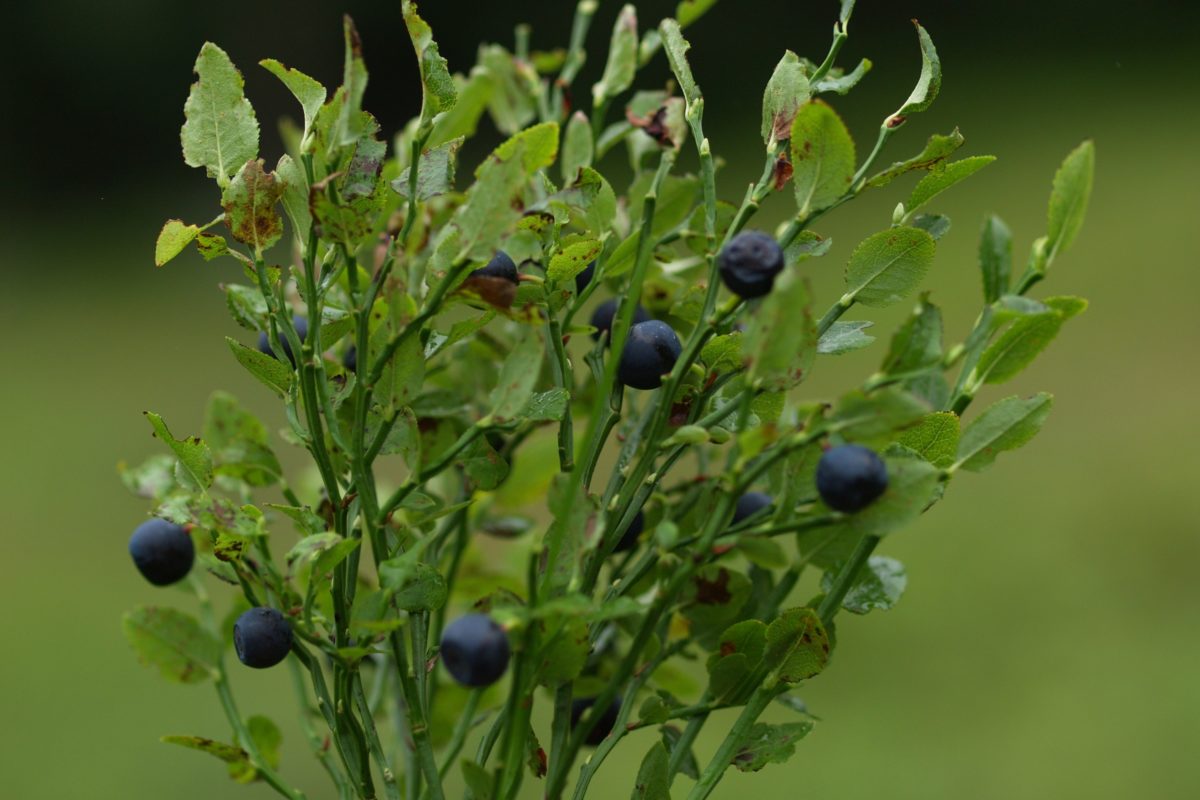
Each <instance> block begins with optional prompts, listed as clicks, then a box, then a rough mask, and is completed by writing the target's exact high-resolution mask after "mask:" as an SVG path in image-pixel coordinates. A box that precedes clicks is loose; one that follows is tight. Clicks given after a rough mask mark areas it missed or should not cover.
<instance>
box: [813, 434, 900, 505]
mask: <svg viewBox="0 0 1200 800" xmlns="http://www.w3.org/2000/svg"><path fill="white" fill-rule="evenodd" d="M887 486H888V473H887V465H885V464H884V463H883V459H881V458H880V457H879V456H878V455H876V454H875V451H873V450H871V449H869V448H866V447H863V446H862V445H857V444H844V445H841V446H839V447H833V448H830V449H829V450H826V451H825V453H824V454H823V455H822V456H821V460H820V461H818V462H817V493H818V494H819V495H821V499H822V500H824V501H825V505H827V506H829V507H830V508H832V509H834V510H835V511H845V512H847V513H850V512H854V511H860V510H862V509H864V508H866V507H867V506H869V505H871V503H873V502H874V501H875V500H876V499H878V497H879V496H880V495H881V494H883V493H884V491H886V490H887Z"/></svg>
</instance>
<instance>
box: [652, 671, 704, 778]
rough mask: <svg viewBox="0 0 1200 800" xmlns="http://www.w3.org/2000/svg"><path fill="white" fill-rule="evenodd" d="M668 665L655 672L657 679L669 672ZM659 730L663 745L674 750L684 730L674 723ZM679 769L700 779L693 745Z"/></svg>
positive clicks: (684, 756)
mask: <svg viewBox="0 0 1200 800" xmlns="http://www.w3.org/2000/svg"><path fill="white" fill-rule="evenodd" d="M666 667H667V668H666V669H664V668H663V667H659V670H658V672H656V673H655V678H656V679H657V678H658V676H659V674H661V673H664V672H667V669H669V668H670V667H669V665H666ZM676 674H678V673H676ZM659 732H660V733H661V734H662V743H663V746H664V747H666V748H667V749H668V750H672V751H673V750H674V749H675V747H676V746H678V745H679V741H680V739H681V738H682V737H683V733H682V731H680V729H679V728H676V727H675V726H673V725H664V726H662V727H661V728H659ZM679 771H680V772H682V773H683V774H684V775H687V776H688V777H689V778H691V779H692V780H694V781H697V780H700V764H699V763H698V762H697V761H696V754H695V753H694V752H693V751H692V748H691V747H688V748H687V750H686V752H685V753H684V754H683V760H682V762H681V763H680V765H679Z"/></svg>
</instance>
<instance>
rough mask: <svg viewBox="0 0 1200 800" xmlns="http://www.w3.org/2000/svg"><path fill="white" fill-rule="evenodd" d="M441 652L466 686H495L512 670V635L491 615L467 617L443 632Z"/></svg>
mask: <svg viewBox="0 0 1200 800" xmlns="http://www.w3.org/2000/svg"><path fill="white" fill-rule="evenodd" d="M441 653H442V663H443V664H445V665H446V670H447V671H448V672H449V673H450V676H451V677H452V678H454V680H456V681H458V682H459V683H461V684H462V685H463V686H491V685H492V684H493V683H495V682H496V681H498V680H500V676H501V675H503V674H504V670H506V669H508V656H509V647H508V634H506V633H505V632H504V629H503V628H501V627H500V626H499V625H497V624H496V623H495V622H494V621H493V620H492V618H491V617H489V616H488V615H487V614H465V615H463V616H461V617H459V618H458V619H456V620H454V622H451V623H450V624H449V625H447V626H446V630H445V631H443V632H442V648H441Z"/></svg>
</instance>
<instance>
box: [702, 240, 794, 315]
mask: <svg viewBox="0 0 1200 800" xmlns="http://www.w3.org/2000/svg"><path fill="white" fill-rule="evenodd" d="M717 266H718V268H719V269H720V271H721V280H722V281H724V282H725V285H726V286H728V287H729V290H730V291H731V292H733V293H734V294H736V295H738V296H739V297H745V298H753V297H762V296H763V295H765V294H767V293H768V292H770V291H771V287H772V286H773V285H774V283H775V276H776V275H778V274H779V273H780V272H782V271H783V249H782V248H781V247H780V246H779V242H777V241H775V238H774V237H772V236H768V235H767V234H765V233H762V232H761V231H743V232H742V233H739V234H738V235H737V236H735V237H733V239H732V240H730V242H729V244H727V245H725V246H724V247H723V248H721V252H720V254H719V255H718V256H717Z"/></svg>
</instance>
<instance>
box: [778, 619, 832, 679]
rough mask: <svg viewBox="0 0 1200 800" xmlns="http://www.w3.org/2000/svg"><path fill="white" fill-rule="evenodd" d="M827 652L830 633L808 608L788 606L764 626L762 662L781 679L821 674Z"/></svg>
mask: <svg viewBox="0 0 1200 800" xmlns="http://www.w3.org/2000/svg"><path fill="white" fill-rule="evenodd" d="M829 655H830V645H829V634H828V633H827V632H826V630H825V627H824V626H823V625H822V624H821V620H820V619H819V618H818V617H817V614H816V612H815V611H813V610H812V609H811V608H790V609H788V610H786V611H784V612H782V613H781V614H780V615H779V616H778V617H777V618H776V619H775V620H774V621H772V622H771V624H770V625H768V626H767V649H766V654H765V655H764V656H763V663H764V665H765V666H767V667H768V668H769V669H773V670H775V674H776V676H777V677H778V678H779V680H781V681H783V682H784V683H797V682H799V681H802V680H805V679H807V678H811V677H813V676H815V675H818V674H820V672H821V671H822V670H823V669H825V665H826V664H828V663H829Z"/></svg>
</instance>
